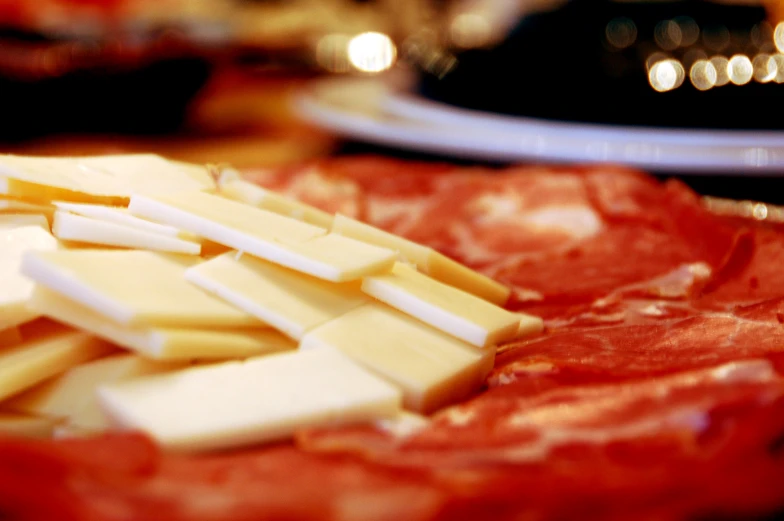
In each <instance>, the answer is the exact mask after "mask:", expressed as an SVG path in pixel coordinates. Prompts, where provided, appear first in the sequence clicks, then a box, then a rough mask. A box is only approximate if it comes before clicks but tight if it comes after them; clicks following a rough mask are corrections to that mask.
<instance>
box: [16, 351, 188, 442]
mask: <svg viewBox="0 0 784 521" xmlns="http://www.w3.org/2000/svg"><path fill="white" fill-rule="evenodd" d="M187 365H188V364H187V362H161V361H155V360H148V359H146V358H142V357H140V356H138V355H134V354H123V353H120V354H115V355H111V356H108V357H105V358H100V359H98V360H93V361H91V362H88V363H86V364H82V365H78V366H76V367H73V368H71V369H69V370H68V371H66V372H65V373H63V374H61V375H59V376H56V377H54V378H50V379H49V380H46V381H45V382H43V383H41V384H39V385H37V386H35V387H33V388H32V389H29V390H27V391H25V392H23V393H21V394H19V395H17V396H15V397H14V398H12V399H10V400H8V401H7V402H5V404H4V407H5V409H7V410H13V411H18V412H22V413H28V414H33V415H38V416H49V417H53V418H63V419H66V420H67V425H68V426H69V427H71V428H73V427H78V428H80V429H89V430H90V431H92V432H98V431H101V430H103V429H106V428H107V427H108V424H107V422H106V419H105V418H104V416H103V413H102V412H101V409H100V407H99V406H98V401H97V399H96V395H95V393H96V390H97V389H98V386H99V385H102V384H105V383H109V382H119V381H122V380H128V379H130V378H136V377H139V376H147V375H152V374H159V373H165V372H170V371H173V370H175V369H182V368H184V367H187Z"/></svg>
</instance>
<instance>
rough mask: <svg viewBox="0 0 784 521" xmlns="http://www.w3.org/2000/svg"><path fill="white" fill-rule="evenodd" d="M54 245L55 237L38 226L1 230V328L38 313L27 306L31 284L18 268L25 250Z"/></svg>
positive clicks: (11, 325) (18, 322) (30, 317)
mask: <svg viewBox="0 0 784 521" xmlns="http://www.w3.org/2000/svg"><path fill="white" fill-rule="evenodd" d="M56 248H57V239H55V238H54V237H52V235H51V234H50V233H49V232H48V231H47V230H44V229H43V228H41V227H40V226H36V225H32V226H21V227H19V228H12V229H7V230H0V329H7V328H10V327H13V326H16V325H18V324H23V323H25V322H28V321H30V320H33V319H34V318H36V317H37V316H38V315H37V314H36V313H34V312H32V311H30V310H29V309H28V308H27V301H28V299H29V298H30V294H31V293H32V291H33V285H34V284H33V281H32V280H30V279H29V278H27V277H26V276H24V275H22V273H21V271H20V266H21V264H22V257H23V255H24V253H25V252H27V251H34V250H54V249H56Z"/></svg>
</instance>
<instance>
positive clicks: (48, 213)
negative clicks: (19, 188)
mask: <svg viewBox="0 0 784 521" xmlns="http://www.w3.org/2000/svg"><path fill="white" fill-rule="evenodd" d="M1 183H2V180H0V184H1ZM7 213H26V214H39V215H43V216H45V217H46V219H47V221H49V220H51V219H52V214H54V206H52V205H51V204H45V203H35V202H29V201H23V200H21V199H13V198H4V197H1V196H0V215H2V214H7ZM47 228H48V225H47Z"/></svg>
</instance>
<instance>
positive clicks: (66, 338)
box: [0, 324, 114, 400]
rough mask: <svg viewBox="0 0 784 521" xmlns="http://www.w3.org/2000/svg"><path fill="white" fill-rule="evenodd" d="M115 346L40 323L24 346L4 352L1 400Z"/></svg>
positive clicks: (0, 367)
mask: <svg viewBox="0 0 784 521" xmlns="http://www.w3.org/2000/svg"><path fill="white" fill-rule="evenodd" d="M113 350H114V347H113V346H112V345H111V344H109V343H108V342H105V341H103V340H100V339H98V338H96V337H94V336H92V335H90V334H88V333H83V332H81V331H74V330H73V329H70V328H67V327H65V326H59V325H56V324H48V325H45V324H37V327H36V328H34V329H33V328H31V331H30V334H29V336H27V337H25V338H24V339H23V341H22V343H21V344H19V345H16V346H13V347H7V348H4V349H3V350H2V351H0V400H4V399H6V398H8V397H10V396H13V395H14V394H16V393H19V392H21V391H24V390H25V389H29V388H30V387H33V386H35V385H36V384H38V383H40V382H42V381H44V380H46V379H47V378H50V377H52V376H54V375H56V374H59V373H62V372H63V371H65V370H66V369H69V368H70V367H73V366H75V365H78V364H81V363H83V362H86V361H88V360H92V359H94V358H98V357H101V356H104V355H106V354H108V353H110V352H111V351H113Z"/></svg>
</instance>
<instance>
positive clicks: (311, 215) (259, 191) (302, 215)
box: [218, 179, 333, 228]
mask: <svg viewBox="0 0 784 521" xmlns="http://www.w3.org/2000/svg"><path fill="white" fill-rule="evenodd" d="M218 193H220V195H222V196H223V197H227V198H229V199H232V200H234V201H239V202H241V203H245V204H249V205H251V206H255V207H256V208H262V209H264V210H269V211H270V212H275V213H278V214H280V215H285V216H287V217H291V218H293V219H297V220H300V221H305V222H306V223H310V224H314V225H316V226H321V227H322V228H329V227H330V226H332V219H333V217H332V214H329V213H327V212H325V211H324V210H320V209H318V208H316V207H315V206H311V205H309V204H305V203H302V202H300V201H297V200H295V199H290V198H288V197H285V196H283V195H281V194H279V193H277V192H274V191H272V190H268V189H266V188H262V187H260V186H259V185H256V184H253V183H249V182H248V181H243V180H242V179H222V180H219V181H218Z"/></svg>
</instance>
